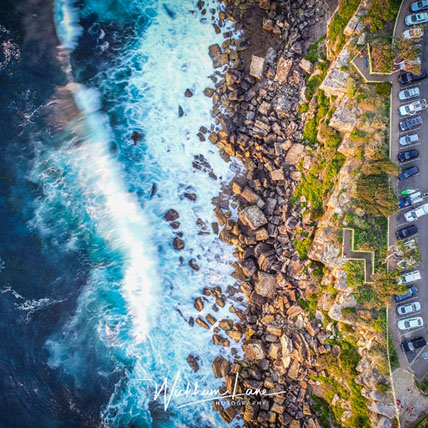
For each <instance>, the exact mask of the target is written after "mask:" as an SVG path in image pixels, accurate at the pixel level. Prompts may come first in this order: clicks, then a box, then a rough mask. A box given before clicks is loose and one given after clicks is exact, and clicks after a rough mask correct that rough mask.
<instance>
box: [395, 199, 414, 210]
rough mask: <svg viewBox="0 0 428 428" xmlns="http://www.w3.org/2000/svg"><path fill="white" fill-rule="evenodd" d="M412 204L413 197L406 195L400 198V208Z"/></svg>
mask: <svg viewBox="0 0 428 428" xmlns="http://www.w3.org/2000/svg"><path fill="white" fill-rule="evenodd" d="M410 205H412V199H411V198H410V196H406V197H404V198H401V199H400V203H399V204H398V207H399V208H406V207H408V206H410Z"/></svg>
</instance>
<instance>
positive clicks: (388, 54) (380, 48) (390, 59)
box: [370, 39, 395, 73]
mask: <svg viewBox="0 0 428 428" xmlns="http://www.w3.org/2000/svg"><path fill="white" fill-rule="evenodd" d="M370 56H371V65H372V68H373V71H375V72H380V73H390V72H391V71H392V65H393V63H394V58H395V54H394V49H393V47H392V44H391V41H390V40H383V39H378V40H376V41H374V42H373V43H372V44H371V45H370Z"/></svg>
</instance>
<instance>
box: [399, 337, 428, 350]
mask: <svg viewBox="0 0 428 428" xmlns="http://www.w3.org/2000/svg"><path fill="white" fill-rule="evenodd" d="M426 344H427V341H426V340H425V339H424V338H423V337H415V338H414V339H410V340H406V341H405V342H402V343H401V349H402V350H403V351H405V352H413V351H415V350H416V349H418V348H422V347H423V346H425V345H426Z"/></svg>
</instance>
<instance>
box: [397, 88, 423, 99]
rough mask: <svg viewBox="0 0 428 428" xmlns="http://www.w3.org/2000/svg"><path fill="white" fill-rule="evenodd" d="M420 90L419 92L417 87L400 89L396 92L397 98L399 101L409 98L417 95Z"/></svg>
mask: <svg viewBox="0 0 428 428" xmlns="http://www.w3.org/2000/svg"><path fill="white" fill-rule="evenodd" d="M419 95H420V92H419V88H416V87H414V88H407V89H403V90H402V91H400V92H399V93H398V98H399V99H400V100H401V101H405V100H410V99H411V98H416V97H419Z"/></svg>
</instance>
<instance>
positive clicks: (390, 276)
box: [373, 269, 407, 305]
mask: <svg viewBox="0 0 428 428" xmlns="http://www.w3.org/2000/svg"><path fill="white" fill-rule="evenodd" d="M399 276H400V275H399V273H398V271H396V270H391V271H388V270H386V269H383V270H379V271H378V272H377V273H376V274H375V275H373V288H374V289H375V291H376V293H377V295H378V297H379V299H380V300H382V301H383V302H384V303H385V305H388V304H389V302H390V301H391V297H392V295H393V294H404V293H405V292H406V290H407V288H406V286H405V285H404V284H401V285H400V284H398V279H399Z"/></svg>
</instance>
